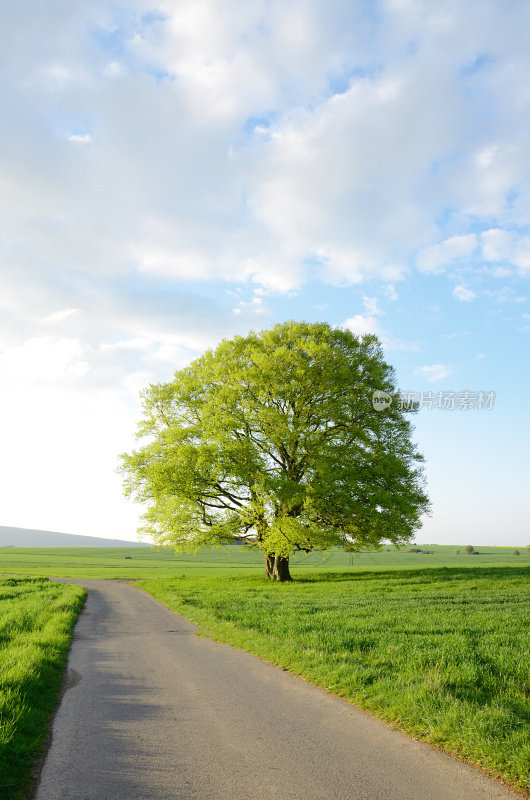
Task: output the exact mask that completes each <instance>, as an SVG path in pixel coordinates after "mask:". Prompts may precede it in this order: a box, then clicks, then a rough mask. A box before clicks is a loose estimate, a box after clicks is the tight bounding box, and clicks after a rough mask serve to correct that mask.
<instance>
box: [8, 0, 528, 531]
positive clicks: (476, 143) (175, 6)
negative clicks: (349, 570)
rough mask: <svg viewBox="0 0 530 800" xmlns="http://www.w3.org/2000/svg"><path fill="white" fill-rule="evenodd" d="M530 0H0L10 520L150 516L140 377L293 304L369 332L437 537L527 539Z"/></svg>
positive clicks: (130, 522) (80, 522)
mask: <svg viewBox="0 0 530 800" xmlns="http://www.w3.org/2000/svg"><path fill="white" fill-rule="evenodd" d="M528 30H530V6H529V5H528V4H527V3H525V2H517V0H514V1H513V2H510V3H509V4H506V3H502V2H500V1H497V0H480V2H479V1H478V0H477V2H469V3H461V2H458V0H445V2H438V3H432V2H428V0H381V2H366V0H351V1H349V2H345V1H344V0H340V1H339V0H326V2H324V0H292V2H289V3H285V2H281V1H280V0H248V2H245V3H244V4H243V3H241V2H234V0H223V2H220V0H178V1H177V0H160V1H159V2H156V1H155V0H153V1H152V2H151V1H149V2H148V1H147V0H123V1H121V2H120V0H117V1H116V2H113V3H110V2H106V1H105V0H94V2H91V3H83V2H80V0H68V2H66V0H50V2H48V3H46V4H41V3H36V2H26V3H19V4H16V6H11V7H10V8H7V6H4V7H2V8H0V38H1V40H2V41H1V42H0V44H1V47H0V53H1V60H0V69H1V72H2V75H1V81H0V92H1V101H2V121H1V123H0V187H1V191H0V386H1V389H2V391H1V393H0V411H1V414H2V419H3V420H4V425H3V429H2V433H1V446H2V455H3V458H2V459H1V464H0V473H1V475H0V486H2V502H1V509H2V511H1V518H0V523H1V524H4V525H14V526H17V525H19V526H22V527H35V528H47V529H54V530H63V531H68V532H71V533H81V534H91V535H100V536H113V537H121V538H135V531H136V527H137V522H138V514H139V511H140V510H139V509H138V508H137V507H135V506H134V505H132V504H130V503H127V502H126V501H125V500H123V499H122V496H121V484H120V479H119V477H118V476H117V475H116V474H115V468H116V465H117V455H118V453H120V452H122V451H124V450H128V449H130V448H131V446H132V445H133V436H134V430H135V424H136V421H137V420H138V417H139V406H138V391H139V389H140V388H141V387H142V386H145V385H146V384H147V383H148V382H150V381H155V380H167V379H169V378H170V377H171V374H172V372H173V371H174V370H175V369H177V368H179V367H181V366H183V365H185V364H186V363H188V362H189V361H190V360H191V359H192V358H194V357H195V356H197V355H199V354H200V353H201V352H202V351H203V350H204V349H205V348H206V347H212V346H215V344H216V343H217V342H218V341H219V340H220V339H221V338H223V337H230V336H232V335H234V334H236V333H245V332H246V331H248V330H249V329H251V328H252V329H261V328H266V327H269V326H271V325H272V324H274V323H275V322H276V321H280V320H284V319H288V318H294V319H307V320H325V321H327V322H329V323H330V324H333V325H342V326H345V327H349V328H350V329H351V330H353V331H354V332H355V333H363V332H375V333H377V334H378V335H379V336H380V338H381V341H382V343H383V347H384V350H385V354H386V356H387V360H388V361H389V362H390V363H392V364H393V365H394V366H395V368H396V372H397V379H398V384H399V386H400V388H401V389H402V390H403V391H409V392H416V393H418V395H419V393H420V392H424V393H426V392H433V393H434V394H436V395H437V396H438V395H439V394H440V393H442V395H443V396H446V395H447V392H455V393H459V392H465V391H467V392H471V393H474V397H475V399H476V398H478V393H479V392H480V391H483V392H494V393H495V402H494V405H493V408H491V409H482V410H477V409H475V410H469V411H463V410H458V409H454V410H436V409H432V410H429V409H428V408H423V409H422V410H421V411H420V412H419V414H418V415H417V417H416V420H415V424H416V433H415V436H416V439H417V441H418V445H419V448H420V450H421V451H422V452H424V454H425V456H426V459H427V461H426V469H427V479H428V485H429V492H430V495H431V497H432V501H433V513H432V516H431V517H430V518H428V519H426V520H425V524H424V527H423V530H422V531H421V532H419V533H418V535H417V541H422V542H440V543H445V542H447V543H453V542H454V543H459V544H466V543H473V544H513V545H525V544H530V531H529V529H528V522H527V510H526V503H525V500H526V493H527V484H528V452H529V449H530V435H529V425H528V412H527V408H528V397H529V394H530V393H529V381H528V368H529V358H528V343H529V336H530V288H529V279H530V178H529V176H530V138H529V136H528V131H529V127H530V89H529V88H528V87H529V83H528V74H530V50H529V48H528V33H527V32H528Z"/></svg>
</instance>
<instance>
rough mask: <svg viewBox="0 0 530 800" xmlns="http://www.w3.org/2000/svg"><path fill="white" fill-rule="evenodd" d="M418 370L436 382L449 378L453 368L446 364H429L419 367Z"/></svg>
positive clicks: (429, 379)
mask: <svg viewBox="0 0 530 800" xmlns="http://www.w3.org/2000/svg"><path fill="white" fill-rule="evenodd" d="M416 372H417V373H419V374H421V375H424V376H425V377H426V378H427V380H428V381H429V383H435V382H436V381H441V380H443V379H444V378H447V376H448V375H450V374H451V368H450V367H448V366H446V365H445V364H427V365H425V366H424V367H419V368H418V369H417V370H416Z"/></svg>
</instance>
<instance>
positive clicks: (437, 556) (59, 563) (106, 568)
mask: <svg viewBox="0 0 530 800" xmlns="http://www.w3.org/2000/svg"><path fill="white" fill-rule="evenodd" d="M421 547H422V549H423V550H429V551H432V552H431V553H409V552H408V548H403V549H402V550H396V549H395V548H393V547H392V548H389V549H388V550H387V549H385V548H384V549H383V550H380V551H378V552H373V551H372V552H363V553H359V554H350V553H344V552H342V551H340V550H332V551H330V552H329V553H324V554H320V553H311V554H309V555H305V554H302V555H301V556H296V557H293V558H291V566H292V573H293V575H294V576H295V577H296V576H297V575H305V574H306V573H307V572H315V571H318V572H323V573H328V572H336V571H337V570H341V571H342V570H344V571H346V572H348V571H350V572H357V571H358V570H359V569H382V570H388V569H394V568H395V569H402V568H405V569H424V568H425V567H441V566H459V567H460V566H465V567H473V568H476V567H477V566H485V567H487V566H492V565H502V564H513V565H529V564H530V553H529V552H528V550H527V548H526V547H525V548H522V547H521V548H519V552H520V555H519V556H514V555H513V554H512V550H513V549H514V548H513V547H477V545H475V547H476V548H477V550H479V551H480V552H479V554H478V555H474V556H468V555H466V554H465V553H464V546H461V547H456V546H454V545H453V546H450V545H422V546H421ZM455 550H460V554H459V555H456V554H455ZM125 556H131V558H130V559H126V558H125ZM262 572H263V555H262V554H261V553H260V552H259V551H256V550H252V549H250V548H247V547H235V546H231V547H226V548H223V549H221V550H206V551H202V552H200V553H197V554H196V555H192V554H186V553H183V554H180V555H176V554H175V553H174V552H173V550H171V549H170V548H164V549H161V550H156V549H154V548H148V547H146V548H137V547H135V548H126V547H65V548H63V547H48V548H30V547H27V548H26V547H23V548H22V547H21V548H6V547H4V548H0V576H1V575H2V573H3V574H5V575H10V574H11V575H42V576H48V577H52V576H53V577H70V578H149V577H152V578H157V577H168V578H169V577H177V576H179V575H187V574H190V573H193V574H197V575H230V574H235V573H237V574H248V575H259V574H261V573H262Z"/></svg>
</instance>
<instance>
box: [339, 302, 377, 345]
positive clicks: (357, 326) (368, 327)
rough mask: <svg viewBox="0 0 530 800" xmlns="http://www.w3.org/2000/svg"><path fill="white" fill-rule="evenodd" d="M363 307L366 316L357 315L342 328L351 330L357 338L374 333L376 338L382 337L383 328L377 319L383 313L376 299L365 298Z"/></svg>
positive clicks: (345, 321) (350, 318) (343, 324)
mask: <svg viewBox="0 0 530 800" xmlns="http://www.w3.org/2000/svg"><path fill="white" fill-rule="evenodd" d="M363 305H364V308H365V311H366V313H365V314H355V315H354V316H353V317H349V318H348V319H346V320H344V322H343V323H342V325H341V327H342V328H346V329H347V330H350V331H351V332H352V333H354V334H355V335H356V336H363V335H364V334H366V333H374V334H375V335H376V336H381V335H382V332H381V327H380V323H379V320H378V319H377V317H378V316H379V315H380V314H381V311H380V310H379V308H378V305H377V298H376V297H364V298H363Z"/></svg>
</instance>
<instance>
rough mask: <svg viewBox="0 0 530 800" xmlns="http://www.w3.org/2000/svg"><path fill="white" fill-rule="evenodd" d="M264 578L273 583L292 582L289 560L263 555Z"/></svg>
mask: <svg viewBox="0 0 530 800" xmlns="http://www.w3.org/2000/svg"><path fill="white" fill-rule="evenodd" d="M265 577H266V578H272V579H273V580H275V581H280V582H282V583H283V581H292V578H291V573H290V572H289V559H288V558H284V557H283V556H271V555H269V554H268V553H265Z"/></svg>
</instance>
